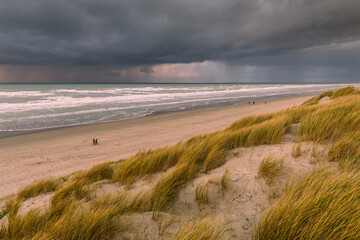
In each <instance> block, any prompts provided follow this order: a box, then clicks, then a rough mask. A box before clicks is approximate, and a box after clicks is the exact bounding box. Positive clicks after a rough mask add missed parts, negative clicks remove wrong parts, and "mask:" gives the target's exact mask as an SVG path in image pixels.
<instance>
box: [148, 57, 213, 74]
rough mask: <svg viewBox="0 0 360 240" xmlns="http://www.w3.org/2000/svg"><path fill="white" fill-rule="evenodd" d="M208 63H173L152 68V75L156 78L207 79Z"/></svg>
mask: <svg viewBox="0 0 360 240" xmlns="http://www.w3.org/2000/svg"><path fill="white" fill-rule="evenodd" d="M208 63H209V62H208V61H205V62H201V63H175V64H163V65H157V66H154V67H153V69H154V75H155V76H156V77H175V78H187V77H209V74H208V73H207V71H204V68H207V65H208Z"/></svg>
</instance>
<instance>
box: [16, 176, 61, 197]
mask: <svg viewBox="0 0 360 240" xmlns="http://www.w3.org/2000/svg"><path fill="white" fill-rule="evenodd" d="M62 183H63V180H62V179H56V178H47V179H42V180H40V181H36V182H34V183H32V184H30V185H28V186H27V187H25V188H23V189H22V190H20V192H19V193H18V194H17V198H18V199H19V200H26V199H29V198H32V197H36V196H37V195H39V194H42V193H47V192H54V191H55V190H57V189H59V188H60V187H61V185H62Z"/></svg>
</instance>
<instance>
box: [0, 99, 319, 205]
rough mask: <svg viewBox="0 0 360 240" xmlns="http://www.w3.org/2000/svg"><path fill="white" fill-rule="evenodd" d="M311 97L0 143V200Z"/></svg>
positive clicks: (54, 132) (92, 126) (64, 130)
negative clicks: (32, 186)
mask: <svg viewBox="0 0 360 240" xmlns="http://www.w3.org/2000/svg"><path fill="white" fill-rule="evenodd" d="M311 96H313V95H311ZM311 96H297V97H286V98H277V99H271V100H266V101H267V104H264V102H263V101H260V102H258V104H255V105H252V104H251V105H248V104H247V103H245V104H238V105H231V106H226V107H216V108H208V109H205V108H203V109H196V110H189V111H181V112H173V113H166V114H158V115H152V116H145V117H142V118H135V119H128V120H120V121H115V122H108V123H98V124H90V125H84V126H76V127H67V128H62V129H57V130H51V131H44V132H40V133H33V134H28V135H22V136H16V137H10V138H5V139H0V151H1V153H2V157H1V159H0V182H1V183H2V185H1V186H0V198H1V197H4V196H7V195H9V194H12V193H15V192H17V191H18V190H19V189H21V188H22V187H25V186H26V185H28V184H29V183H31V182H33V181H35V180H39V179H42V178H46V177H50V176H53V177H60V176H65V175H68V174H71V173H73V172H76V171H79V170H82V169H86V168H90V167H92V166H93V165H95V164H98V163H102V162H109V161H110V162H111V161H118V160H120V159H125V158H127V157H129V156H132V155H134V154H135V153H137V152H139V151H147V150H149V149H155V148H159V147H163V146H166V145H172V144H175V143H177V142H179V141H184V140H186V139H188V138H190V137H192V136H195V135H199V134H205V133H209V132H214V131H216V130H220V129H223V128H226V127H227V126H228V125H230V124H231V123H233V122H234V121H236V120H238V119H240V118H242V117H244V116H247V115H253V114H263V113H269V112H276V111H279V110H282V109H286V108H290V107H293V106H295V105H300V104H302V103H303V102H304V101H305V100H307V99H309V98H311ZM92 138H98V139H99V143H100V145H99V146H92Z"/></svg>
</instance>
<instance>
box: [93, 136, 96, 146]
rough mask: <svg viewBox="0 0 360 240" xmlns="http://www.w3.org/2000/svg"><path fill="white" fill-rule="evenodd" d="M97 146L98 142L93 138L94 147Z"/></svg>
mask: <svg viewBox="0 0 360 240" xmlns="http://www.w3.org/2000/svg"><path fill="white" fill-rule="evenodd" d="M94 145H96V141H95V138H93V146H94Z"/></svg>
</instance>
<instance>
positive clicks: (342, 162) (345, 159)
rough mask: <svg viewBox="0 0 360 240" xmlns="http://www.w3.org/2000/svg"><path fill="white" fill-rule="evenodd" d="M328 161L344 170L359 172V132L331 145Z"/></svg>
mask: <svg viewBox="0 0 360 240" xmlns="http://www.w3.org/2000/svg"><path fill="white" fill-rule="evenodd" d="M329 160H330V161H336V162H339V166H340V167H341V168H342V169H346V170H357V171H358V170H360V132H358V133H355V134H351V135H346V136H344V137H342V138H340V139H338V140H337V141H335V142H334V143H333V145H332V146H331V148H330V151H329Z"/></svg>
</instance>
